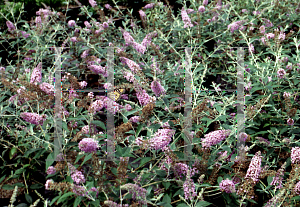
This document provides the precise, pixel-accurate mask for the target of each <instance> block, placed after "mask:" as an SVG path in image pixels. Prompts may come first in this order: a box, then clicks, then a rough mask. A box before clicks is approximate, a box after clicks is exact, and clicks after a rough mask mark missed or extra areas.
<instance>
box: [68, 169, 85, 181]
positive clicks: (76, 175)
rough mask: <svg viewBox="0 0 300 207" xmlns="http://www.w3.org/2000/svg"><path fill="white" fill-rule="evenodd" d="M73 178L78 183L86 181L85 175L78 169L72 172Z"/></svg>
mask: <svg viewBox="0 0 300 207" xmlns="http://www.w3.org/2000/svg"><path fill="white" fill-rule="evenodd" d="M71 178H72V179H73V180H74V182H75V183H77V184H80V183H85V178H84V175H83V174H82V172H80V171H79V170H76V171H75V172H74V173H72V175H71Z"/></svg>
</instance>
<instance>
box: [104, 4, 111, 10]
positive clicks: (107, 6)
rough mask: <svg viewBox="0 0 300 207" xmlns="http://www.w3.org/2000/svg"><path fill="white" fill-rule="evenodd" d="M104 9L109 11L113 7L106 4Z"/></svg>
mask: <svg viewBox="0 0 300 207" xmlns="http://www.w3.org/2000/svg"><path fill="white" fill-rule="evenodd" d="M104 7H105V8H106V9H109V10H111V9H112V7H111V6H110V5H109V4H105V5H104Z"/></svg>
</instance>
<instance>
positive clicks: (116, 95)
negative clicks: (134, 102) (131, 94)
mask: <svg viewBox="0 0 300 207" xmlns="http://www.w3.org/2000/svg"><path fill="white" fill-rule="evenodd" d="M124 92H125V89H124V88H120V89H116V90H115V91H114V92H109V93H108V94H107V96H108V98H110V99H112V100H115V101H118V100H119V99H120V98H121V95H122V94H123V93H124Z"/></svg>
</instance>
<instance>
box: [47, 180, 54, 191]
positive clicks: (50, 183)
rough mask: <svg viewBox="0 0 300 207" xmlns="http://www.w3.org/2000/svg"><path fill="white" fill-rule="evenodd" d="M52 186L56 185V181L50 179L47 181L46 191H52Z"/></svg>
mask: <svg viewBox="0 0 300 207" xmlns="http://www.w3.org/2000/svg"><path fill="white" fill-rule="evenodd" d="M52 184H54V181H53V180H52V179H48V180H47V181H46V183H45V189H46V190H50V189H51V188H50V186H51V185H52Z"/></svg>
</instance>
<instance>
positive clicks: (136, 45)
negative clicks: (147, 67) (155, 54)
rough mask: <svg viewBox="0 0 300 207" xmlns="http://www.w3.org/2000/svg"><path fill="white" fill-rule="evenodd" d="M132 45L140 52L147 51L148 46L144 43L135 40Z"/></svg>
mask: <svg viewBox="0 0 300 207" xmlns="http://www.w3.org/2000/svg"><path fill="white" fill-rule="evenodd" d="M132 46H133V48H134V49H135V50H136V51H137V52H138V53H141V54H144V53H145V51H146V47H145V46H143V45H142V44H139V43H137V42H133V43H132Z"/></svg>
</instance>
